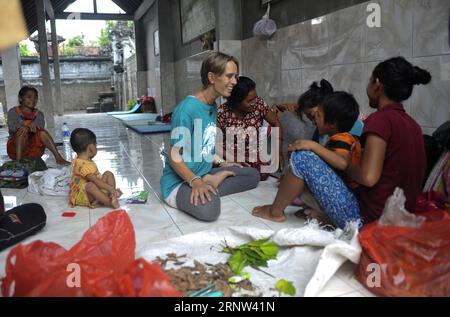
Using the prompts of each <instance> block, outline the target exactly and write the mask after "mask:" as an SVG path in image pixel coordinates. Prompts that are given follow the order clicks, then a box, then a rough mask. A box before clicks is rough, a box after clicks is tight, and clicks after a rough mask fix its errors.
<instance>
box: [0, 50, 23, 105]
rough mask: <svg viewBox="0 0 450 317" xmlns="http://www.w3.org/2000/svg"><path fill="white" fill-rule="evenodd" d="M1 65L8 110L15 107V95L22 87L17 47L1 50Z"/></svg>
mask: <svg viewBox="0 0 450 317" xmlns="http://www.w3.org/2000/svg"><path fill="white" fill-rule="evenodd" d="M2 64H3V79H4V81H5V94H6V109H7V110H9V109H11V108H13V107H15V106H17V104H18V100H17V94H18V93H19V90H20V88H21V87H22V80H21V68H20V67H21V64H20V56H19V48H18V46H17V45H15V46H12V47H10V48H8V49H5V50H3V52H2ZM1 111H3V109H1Z"/></svg>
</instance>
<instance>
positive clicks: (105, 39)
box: [97, 21, 117, 47]
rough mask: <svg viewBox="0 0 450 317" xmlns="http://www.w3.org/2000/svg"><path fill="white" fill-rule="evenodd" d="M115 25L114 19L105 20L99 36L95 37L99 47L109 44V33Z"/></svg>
mask: <svg viewBox="0 0 450 317" xmlns="http://www.w3.org/2000/svg"><path fill="white" fill-rule="evenodd" d="M116 25H117V22H116V21H105V27H104V28H102V29H101V30H100V36H99V37H98V38H97V40H98V44H99V45H100V47H105V46H109V45H111V39H110V38H109V34H110V33H111V31H112V29H113V28H114V27H115V26H116Z"/></svg>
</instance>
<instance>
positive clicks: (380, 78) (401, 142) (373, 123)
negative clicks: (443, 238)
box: [348, 57, 431, 224]
mask: <svg viewBox="0 0 450 317" xmlns="http://www.w3.org/2000/svg"><path fill="white" fill-rule="evenodd" d="M430 81H431V75H430V73H429V72H428V71H426V70H423V69H421V68H419V67H415V66H413V65H412V64H411V63H409V62H408V61H407V60H406V59H404V58H403V57H395V58H392V59H389V60H387V61H384V62H382V63H380V64H379V65H378V66H377V67H376V68H375V70H374V71H373V74H372V77H371V79H370V82H369V85H368V87H367V95H368V96H369V101H370V106H371V107H372V108H376V109H377V110H378V111H377V112H375V113H373V114H372V115H371V116H369V117H368V118H367V120H366V121H365V127H364V131H363V134H362V136H361V143H362V144H363V147H364V153H363V155H362V158H361V163H360V164H359V165H356V166H352V167H351V168H350V169H349V171H348V173H349V176H350V177H351V178H352V179H354V180H355V181H357V182H358V183H359V184H361V185H363V186H360V187H359V189H358V190H357V196H358V200H359V204H360V211H361V218H362V221H363V223H364V224H368V223H371V222H373V221H375V220H377V219H379V218H380V216H381V214H382V213H383V209H384V206H385V203H386V201H387V199H388V198H389V197H390V196H391V195H392V194H393V193H394V190H395V188H396V187H399V188H401V189H403V190H404V192H405V196H406V206H405V207H406V209H407V210H408V211H409V212H412V213H413V212H415V208H416V199H417V197H418V196H419V195H420V192H421V185H422V183H423V180H424V178H425V170H426V157H425V146H424V141H423V136H422V129H421V128H420V126H419V125H418V124H417V122H416V121H415V120H414V119H413V118H411V117H410V116H409V115H408V114H407V113H406V111H405V109H404V107H403V105H402V103H401V102H403V101H405V100H407V99H409V98H410V97H411V95H412V92H413V87H414V85H420V84H423V85H426V84H428V83H429V82H430Z"/></svg>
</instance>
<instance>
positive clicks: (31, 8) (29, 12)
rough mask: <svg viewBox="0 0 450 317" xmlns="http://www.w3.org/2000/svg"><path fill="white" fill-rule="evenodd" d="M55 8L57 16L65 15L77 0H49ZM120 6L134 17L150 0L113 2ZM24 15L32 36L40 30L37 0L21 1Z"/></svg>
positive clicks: (114, 0)
mask: <svg viewBox="0 0 450 317" xmlns="http://www.w3.org/2000/svg"><path fill="white" fill-rule="evenodd" d="M49 1H50V2H51V4H52V6H53V10H54V12H55V15H56V14H60V13H63V12H64V10H66V9H67V7H68V6H69V5H70V4H72V3H73V2H75V1H76V0H49ZM111 1H112V2H114V3H115V4H116V5H118V6H119V7H120V8H121V9H122V10H123V11H125V13H126V14H127V15H134V14H135V12H136V10H137V9H138V8H139V7H140V5H141V4H142V2H144V1H148V0H111ZM21 2H22V9H23V15H24V17H25V22H26V25H27V29H28V32H29V34H30V35H31V34H32V33H33V32H35V31H36V30H37V29H38V22H37V15H36V4H35V0H21Z"/></svg>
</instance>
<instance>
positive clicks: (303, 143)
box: [288, 140, 317, 152]
mask: <svg viewBox="0 0 450 317" xmlns="http://www.w3.org/2000/svg"><path fill="white" fill-rule="evenodd" d="M316 145H317V143H316V142H314V141H311V140H298V141H296V142H295V143H293V144H291V145H289V147H288V151H289V152H295V151H314V148H315V146H316Z"/></svg>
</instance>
